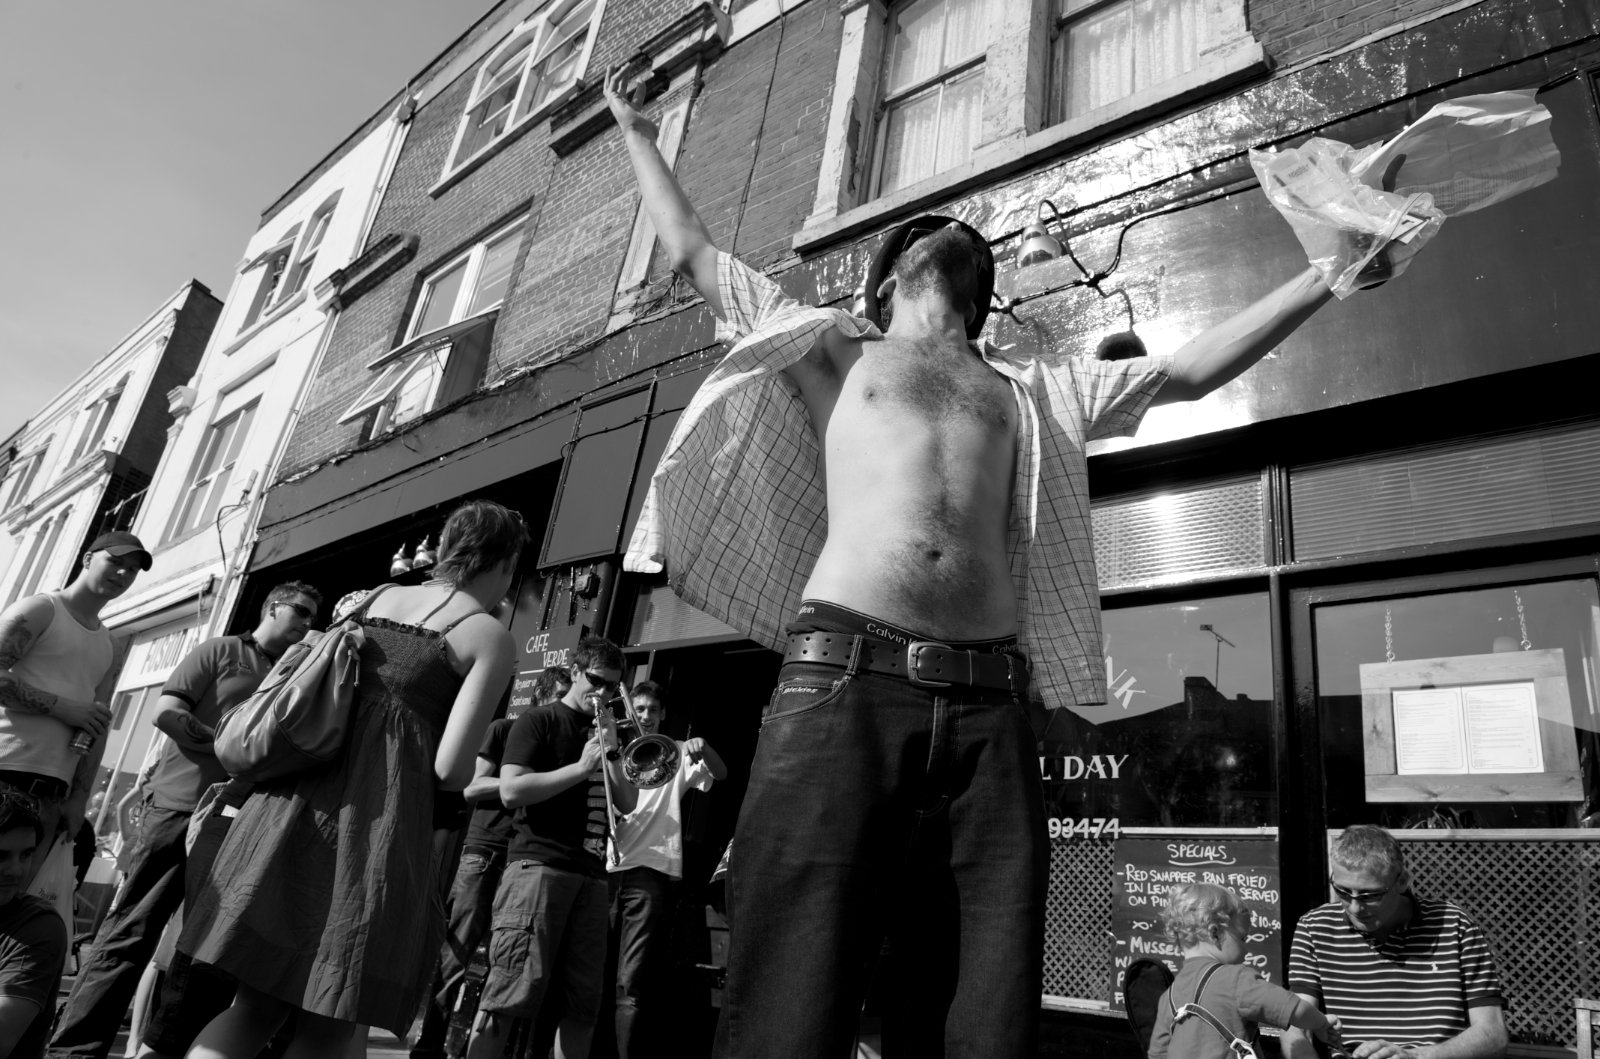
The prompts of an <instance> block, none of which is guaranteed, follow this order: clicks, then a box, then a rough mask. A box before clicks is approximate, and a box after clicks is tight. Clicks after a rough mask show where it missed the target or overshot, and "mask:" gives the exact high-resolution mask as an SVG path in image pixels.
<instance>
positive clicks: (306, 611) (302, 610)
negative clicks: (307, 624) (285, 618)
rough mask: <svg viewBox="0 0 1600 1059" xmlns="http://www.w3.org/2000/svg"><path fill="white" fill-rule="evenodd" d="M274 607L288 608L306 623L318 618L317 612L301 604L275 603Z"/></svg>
mask: <svg viewBox="0 0 1600 1059" xmlns="http://www.w3.org/2000/svg"><path fill="white" fill-rule="evenodd" d="M273 606H274V607H288V608H289V609H290V610H292V611H294V612H295V614H296V615H298V616H299V617H300V618H301V619H303V620H305V621H310V620H311V619H312V618H315V617H316V616H317V612H316V611H314V610H312V609H311V608H310V607H307V606H304V605H302V604H299V603H286V602H282V601H280V602H277V603H274V604H273Z"/></svg>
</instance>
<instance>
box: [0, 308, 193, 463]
mask: <svg viewBox="0 0 1600 1059" xmlns="http://www.w3.org/2000/svg"><path fill="white" fill-rule="evenodd" d="M197 289H198V290H199V291H201V292H202V293H204V294H205V295H206V297H208V298H211V299H212V300H213V301H218V302H219V304H220V300H219V299H217V296H216V295H215V294H212V293H211V288H210V287H207V286H206V285H205V284H204V283H201V282H200V281H199V280H197V279H191V280H189V281H188V282H187V283H185V284H184V285H183V286H181V287H179V288H178V289H177V290H175V291H173V292H172V294H171V295H170V296H169V297H167V298H166V299H165V300H164V301H163V302H162V303H161V305H160V307H159V308H157V309H156V310H155V312H153V313H151V314H150V315H149V316H146V317H145V318H144V319H143V320H141V321H139V324H138V326H137V327H135V328H134V329H133V330H132V331H129V332H128V333H127V334H125V335H123V336H122V337H121V338H119V339H117V341H116V342H114V343H112V345H111V348H109V349H107V350H106V351H105V352H104V353H102V354H100V355H99V356H98V357H96V358H94V360H92V361H91V362H90V363H89V365H88V366H87V367H86V368H84V369H83V370H82V371H80V372H79V373H78V374H77V375H76V376H74V377H73V379H72V381H71V382H69V383H67V384H66V385H65V386H63V387H61V389H59V390H57V391H56V392H55V395H54V396H52V397H51V398H50V399H49V400H48V401H46V402H45V403H44V404H43V405H42V406H41V407H40V408H39V410H38V411H37V412H35V413H34V414H33V415H31V416H29V417H28V418H27V420H26V421H24V422H23V424H22V426H20V427H18V428H17V432H16V433H15V434H13V435H11V437H10V438H8V439H6V440H8V441H9V440H14V439H16V438H18V437H20V436H21V435H22V434H23V433H24V432H26V431H27V430H28V428H30V427H32V426H33V425H35V424H36V423H38V422H39V420H40V419H41V418H43V414H44V413H45V412H46V411H47V410H48V409H49V408H50V407H51V406H52V405H54V404H55V403H56V402H57V401H59V400H61V398H63V397H65V396H67V395H68V394H70V393H71V392H72V391H73V390H75V389H77V388H78V386H79V385H80V384H81V383H82V382H83V380H85V379H87V378H88V377H89V376H91V375H93V374H94V373H95V370H96V369H97V368H99V367H100V365H102V364H104V363H105V362H106V361H107V360H109V359H110V358H111V357H112V356H114V355H115V354H116V353H117V351H118V350H120V349H122V348H123V347H124V346H126V345H127V344H128V343H129V342H131V341H132V340H133V339H134V338H135V337H137V336H138V334H139V332H141V331H144V330H146V329H147V328H149V327H150V325H151V324H152V323H153V322H155V321H156V320H158V319H160V318H161V317H162V316H163V315H164V314H165V313H167V312H168V311H169V310H170V308H171V306H172V303H173V302H175V301H177V300H178V299H179V298H181V297H182V296H183V295H184V294H185V293H187V292H189V291H193V290H197Z"/></svg>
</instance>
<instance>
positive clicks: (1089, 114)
mask: <svg viewBox="0 0 1600 1059" xmlns="http://www.w3.org/2000/svg"><path fill="white" fill-rule="evenodd" d="M1137 2H1138V0H1088V2H1085V3H1083V6H1082V7H1080V8H1079V9H1078V10H1077V11H1073V12H1070V13H1069V14H1065V15H1058V14H1056V13H1055V10H1054V6H1055V5H1054V4H1052V5H1051V8H1052V9H1051V11H1050V13H1049V16H1048V25H1049V37H1050V45H1049V47H1050V56H1049V57H1048V59H1047V62H1048V63H1049V64H1050V67H1051V69H1052V80H1051V82H1050V83H1049V84H1048V85H1047V88H1046V97H1045V104H1044V107H1045V121H1046V122H1047V123H1048V124H1049V125H1051V126H1054V125H1062V124H1066V123H1068V122H1072V121H1077V120H1083V119H1093V118H1094V117H1095V115H1097V114H1106V115H1108V116H1112V117H1114V116H1115V114H1116V112H1117V111H1118V110H1120V109H1122V108H1123V106H1124V104H1125V102H1126V101H1127V100H1130V99H1137V98H1139V97H1147V98H1149V99H1151V100H1152V101H1159V100H1163V99H1167V98H1170V97H1172V96H1174V95H1178V94H1181V92H1182V91H1183V89H1184V88H1187V87H1188V86H1187V84H1186V82H1187V80H1188V77H1187V74H1188V73H1189V71H1185V72H1184V73H1182V74H1178V75H1176V76H1174V77H1171V78H1167V79H1165V80H1162V81H1157V82H1155V83H1153V84H1150V85H1147V86H1145V87H1144V88H1142V89H1134V90H1133V91H1131V92H1129V93H1127V94H1126V95H1123V96H1120V97H1118V98H1117V99H1114V100H1110V101H1108V102H1106V103H1104V104H1102V105H1101V106H1099V107H1097V108H1095V109H1093V110H1089V111H1085V112H1083V113H1082V114H1077V115H1072V116H1068V115H1067V113H1066V100H1065V93H1066V86H1065V85H1063V84H1057V83H1055V82H1054V80H1053V78H1054V74H1053V71H1054V67H1055V49H1056V45H1057V43H1058V42H1059V41H1060V40H1061V39H1062V38H1064V37H1066V35H1067V33H1068V31H1069V30H1070V28H1071V27H1072V26H1073V25H1074V24H1079V23H1083V22H1087V21H1088V20H1090V19H1093V18H1097V17H1100V16H1102V15H1104V14H1106V13H1107V12H1109V11H1111V10H1113V9H1115V8H1127V7H1131V6H1133V5H1134V4H1135V3H1137ZM1198 6H1199V7H1200V8H1201V10H1202V15H1203V17H1204V19H1205V21H1206V23H1207V26H1206V30H1205V31H1203V32H1202V43H1201V46H1200V48H1199V49H1198V51H1197V55H1196V60H1197V61H1196V66H1195V67H1191V70H1193V69H1195V68H1198V67H1199V66H1201V65H1204V63H1205V62H1206V59H1207V56H1208V55H1209V54H1210V53H1212V52H1214V51H1216V50H1218V49H1220V48H1226V47H1229V46H1232V45H1234V44H1236V43H1237V42H1239V41H1240V40H1241V39H1245V38H1248V37H1249V36H1250V31H1249V29H1248V28H1247V27H1246V24H1245V11H1244V5H1243V4H1242V3H1232V2H1228V0H1199V4H1198ZM1208 35H1214V37H1215V39H1213V40H1211V41H1209V42H1207V41H1206V40H1205V39H1204V38H1205V37H1206V36H1208Z"/></svg>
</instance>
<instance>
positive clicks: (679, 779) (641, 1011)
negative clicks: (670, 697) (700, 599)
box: [606, 680, 728, 1059]
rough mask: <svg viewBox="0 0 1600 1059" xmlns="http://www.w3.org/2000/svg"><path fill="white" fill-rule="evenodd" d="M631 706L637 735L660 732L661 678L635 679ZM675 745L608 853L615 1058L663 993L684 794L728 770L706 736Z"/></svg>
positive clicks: (625, 1052) (629, 1049) (627, 1051)
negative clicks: (660, 776)
mask: <svg viewBox="0 0 1600 1059" xmlns="http://www.w3.org/2000/svg"><path fill="white" fill-rule="evenodd" d="M632 707H633V708H632V715H633V717H632V720H633V723H634V725H635V726H636V727H637V728H638V734H639V737H640V738H641V739H643V738H646V737H648V736H653V735H658V734H659V733H660V731H661V724H662V722H663V721H664V720H665V719H666V706H665V703H664V702H663V697H662V692H661V686H660V685H659V684H656V683H655V682H654V681H650V680H643V681H640V682H639V683H638V684H635V685H634V688H633V695H632ZM677 747H678V753H677V762H676V768H675V769H674V771H673V775H672V778H671V779H669V780H667V781H666V782H664V783H662V784H661V785H660V786H657V787H651V788H649V789H648V790H641V791H639V802H638V805H637V806H635V808H634V810H633V811H632V812H631V813H628V814H626V815H624V816H621V817H619V818H618V819H617V824H616V827H615V829H614V831H613V834H612V837H611V847H610V856H608V857H607V859H606V869H607V870H608V871H609V872H610V873H611V929H612V931H613V933H614V934H615V936H616V939H617V1014H616V1028H617V1056H618V1059H630V1056H634V1055H635V1051H634V1050H633V1043H632V1042H633V1039H634V1038H635V1036H637V1037H638V1038H639V1039H640V1040H641V1041H644V1040H649V1039H650V1036H649V1034H648V1033H646V1032H644V1031H643V1030H642V1029H641V1024H642V1022H643V1020H642V1019H641V1015H643V1018H644V1019H648V1018H650V1016H651V1014H652V1013H653V1012H654V1011H655V1010H656V1009H657V1007H658V1001H659V998H660V996H661V993H662V985H663V976H664V974H665V972H666V964H667V960H668V942H669V940H670V936H671V933H672V909H673V906H674V905H675V904H676V903H677V902H676V897H677V893H676V891H677V885H676V884H677V883H678V882H679V881H681V880H682V879H683V817H682V800H683V795H684V793H685V792H687V791H690V790H697V791H708V790H710V789H711V784H712V781H714V780H720V779H724V778H726V776H727V775H728V767H727V765H725V764H723V761H722V758H721V757H719V756H718V755H717V752H716V751H715V750H713V749H712V748H711V745H710V744H709V743H707V742H706V741H705V740H704V739H700V738H694V739H687V740H680V741H678V742H677ZM661 1028H663V1029H664V1028H665V1027H661ZM644 1029H648V1027H647V1026H646V1027H644ZM637 1051H638V1052H639V1053H643V1052H644V1051H645V1049H644V1048H642V1047H641V1048H639V1049H638V1050H637Z"/></svg>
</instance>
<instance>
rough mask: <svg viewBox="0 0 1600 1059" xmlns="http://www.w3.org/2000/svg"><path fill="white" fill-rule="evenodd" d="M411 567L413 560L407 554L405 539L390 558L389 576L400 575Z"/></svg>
mask: <svg viewBox="0 0 1600 1059" xmlns="http://www.w3.org/2000/svg"><path fill="white" fill-rule="evenodd" d="M410 569H411V560H410V558H408V557H407V556H406V544H405V541H401V542H400V547H398V548H396V549H395V553H394V556H393V557H392V558H391V559H390V560H389V576H390V577H399V576H400V575H401V574H403V573H407V572H408V571H410Z"/></svg>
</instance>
